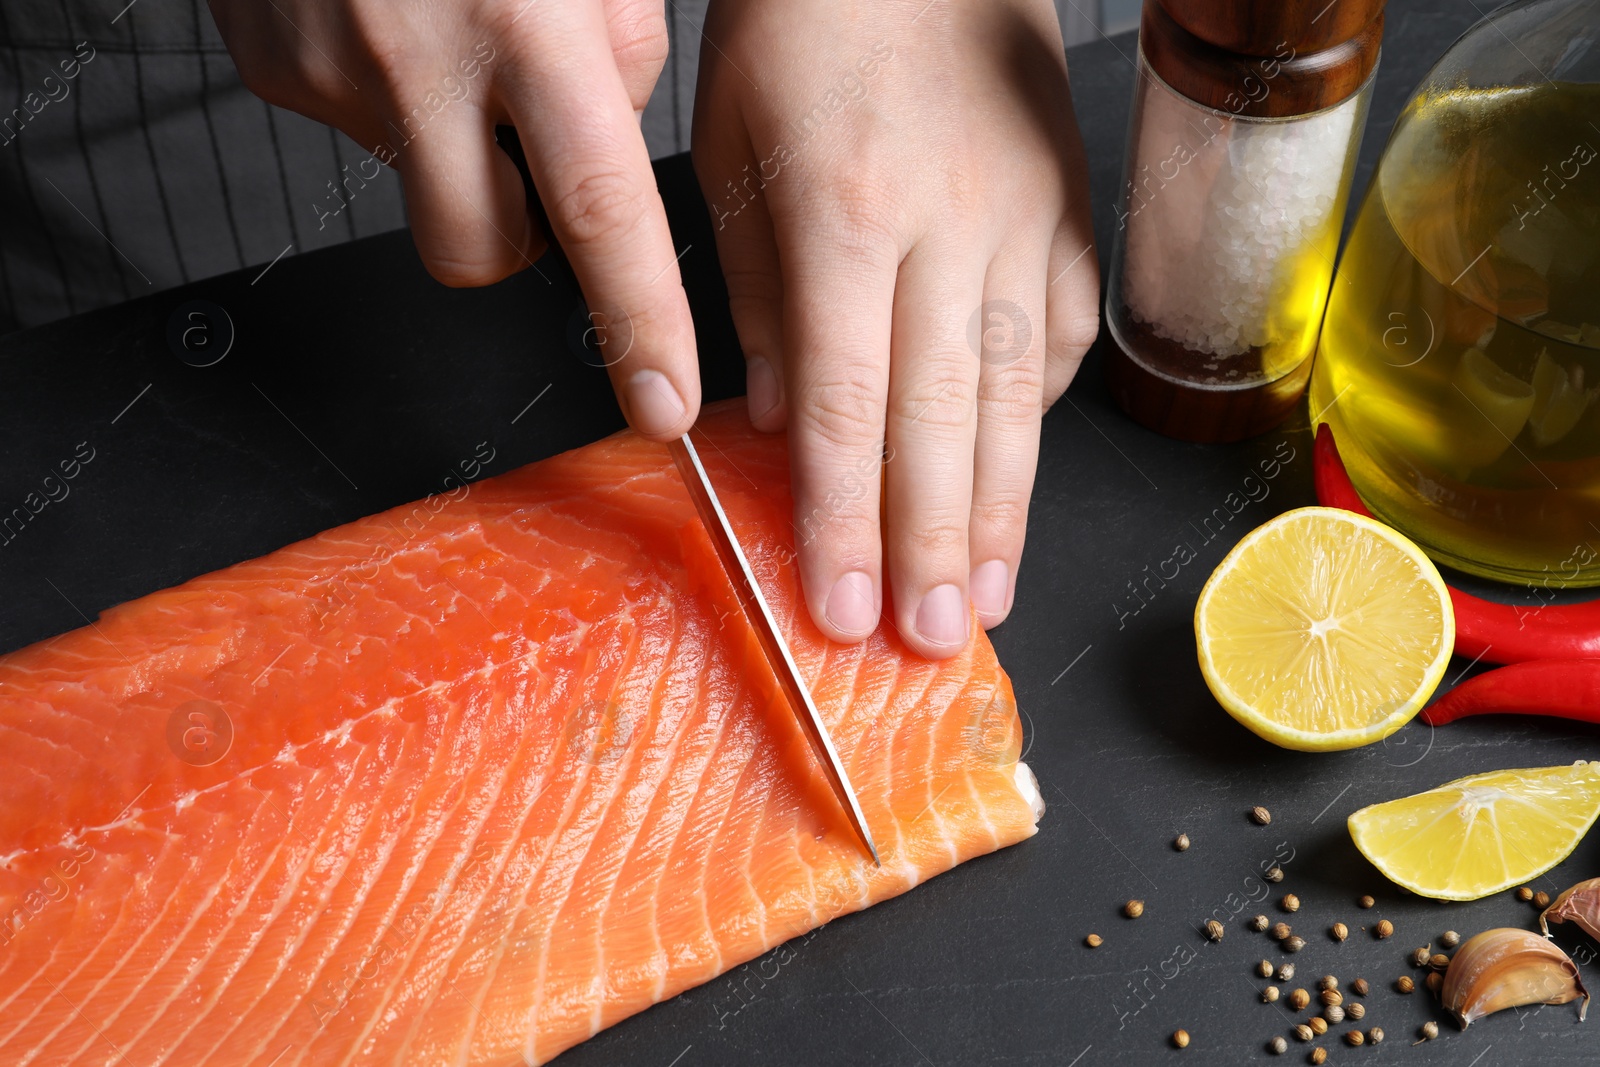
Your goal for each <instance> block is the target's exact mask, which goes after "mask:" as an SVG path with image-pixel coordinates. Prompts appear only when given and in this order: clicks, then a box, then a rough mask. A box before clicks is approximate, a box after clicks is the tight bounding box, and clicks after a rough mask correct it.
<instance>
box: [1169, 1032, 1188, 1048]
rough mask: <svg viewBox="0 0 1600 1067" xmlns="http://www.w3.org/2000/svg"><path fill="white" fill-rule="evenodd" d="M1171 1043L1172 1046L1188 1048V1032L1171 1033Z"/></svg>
mask: <svg viewBox="0 0 1600 1067" xmlns="http://www.w3.org/2000/svg"><path fill="white" fill-rule="evenodd" d="M1172 1043H1173V1044H1174V1045H1177V1046H1178V1047H1179V1048H1188V1047H1189V1031H1187V1030H1174V1031H1173V1033H1172Z"/></svg>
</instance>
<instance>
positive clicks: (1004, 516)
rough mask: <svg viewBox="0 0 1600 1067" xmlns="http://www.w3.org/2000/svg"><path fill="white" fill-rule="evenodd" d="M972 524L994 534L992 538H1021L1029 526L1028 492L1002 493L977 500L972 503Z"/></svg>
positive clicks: (976, 528)
mask: <svg viewBox="0 0 1600 1067" xmlns="http://www.w3.org/2000/svg"><path fill="white" fill-rule="evenodd" d="M972 525H973V528H974V529H975V530H983V531H984V532H986V533H988V534H990V535H992V536H991V539H1003V540H1007V541H1009V540H1011V538H1012V537H1014V536H1015V537H1018V538H1020V536H1021V534H1022V531H1024V530H1026V529H1027V527H1028V498H1027V495H1026V493H1023V494H1021V495H1013V494H1011V493H1000V494H997V495H994V496H985V497H984V498H982V499H981V500H975V501H974V502H973V505H972Z"/></svg>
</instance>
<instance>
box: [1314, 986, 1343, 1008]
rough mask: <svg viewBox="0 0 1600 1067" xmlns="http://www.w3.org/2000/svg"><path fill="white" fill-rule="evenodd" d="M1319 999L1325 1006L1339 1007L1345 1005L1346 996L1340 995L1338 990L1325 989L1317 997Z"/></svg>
mask: <svg viewBox="0 0 1600 1067" xmlns="http://www.w3.org/2000/svg"><path fill="white" fill-rule="evenodd" d="M1317 999H1318V1000H1320V1001H1322V1003H1324V1004H1327V1005H1330V1006H1337V1005H1339V1004H1343V1003H1344V994H1343V993H1340V992H1339V991H1338V990H1337V989H1324V990H1323V991H1322V992H1321V993H1319V994H1318V995H1317Z"/></svg>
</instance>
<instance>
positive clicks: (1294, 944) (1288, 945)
mask: <svg viewBox="0 0 1600 1067" xmlns="http://www.w3.org/2000/svg"><path fill="white" fill-rule="evenodd" d="M1305 947H1306V941H1305V938H1303V937H1286V938H1284V939H1283V951H1285V952H1299V951H1300V950H1301V949H1303V948H1305Z"/></svg>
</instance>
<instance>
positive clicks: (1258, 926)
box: [1250, 915, 1271, 933]
mask: <svg viewBox="0 0 1600 1067" xmlns="http://www.w3.org/2000/svg"><path fill="white" fill-rule="evenodd" d="M1270 923H1271V920H1270V919H1268V918H1267V917H1266V916H1265V915H1257V916H1256V917H1255V918H1254V919H1251V920H1250V929H1252V930H1255V931H1256V932H1257V933H1259V932H1260V931H1262V930H1265V929H1266V928H1267V926H1268V925H1269V924H1270Z"/></svg>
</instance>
